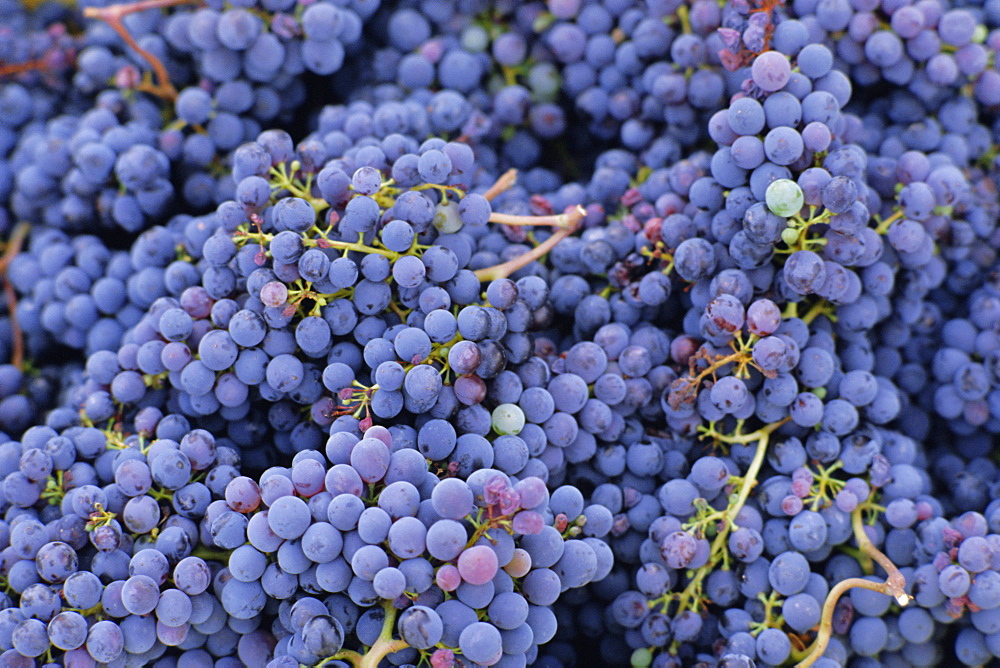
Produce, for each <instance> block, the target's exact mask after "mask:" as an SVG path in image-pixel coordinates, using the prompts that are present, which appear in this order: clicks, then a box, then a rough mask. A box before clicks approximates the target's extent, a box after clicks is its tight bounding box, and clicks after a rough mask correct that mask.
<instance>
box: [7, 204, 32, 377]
mask: <svg viewBox="0 0 1000 668" xmlns="http://www.w3.org/2000/svg"><path fill="white" fill-rule="evenodd" d="M30 229H31V225H30V224H28V223H18V225H17V227H15V228H14V232H13V233H12V234H11V235H10V239H8V240H7V247H6V248H5V249H4V252H3V255H2V256H0V280H2V281H3V294H4V299H6V301H7V311H8V312H9V313H10V331H11V336H12V338H13V339H14V340H13V342H12V346H13V350H12V351H11V358H10V363H11V364H13V365H14V366H15V367H17V368H18V369H23V368H24V332H22V331H21V326H20V325H19V324H18V323H17V293H15V292H14V286H13V284H11V282H10V281H9V280H8V279H7V269H8V268H9V267H10V263H11V262H12V261H13V260H14V258H15V257H17V254H18V253H20V252H21V247H22V246H23V245H24V239H25V237H27V236H28V231H29V230H30Z"/></svg>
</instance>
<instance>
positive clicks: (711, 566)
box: [650, 418, 791, 614]
mask: <svg viewBox="0 0 1000 668" xmlns="http://www.w3.org/2000/svg"><path fill="white" fill-rule="evenodd" d="M790 419H791V418H785V419H783V420H781V421H779V422H774V423H772V424H769V425H767V426H765V427H761V428H760V429H758V430H756V431H754V432H752V433H749V434H733V435H722V434H720V435H718V436H717V438H718V440H720V441H723V442H725V443H729V444H733V443H752V442H754V441H756V442H757V451H756V452H755V453H754V457H753V460H752V461H751V462H750V466H749V467H747V472H746V475H744V476H743V477H742V478H741V482H740V491H739V494H737V495H736V498H735V499H734V498H733V497H730V502H729V506H728V507H727V508H726V509H725V510H724V511H720V512H719V513H718V515H717V516H715V519H717V521H718V522H719V529H718V533H717V534H716V536H715V538H714V539H713V541H712V545H711V547H710V548H709V558H708V562H707V563H706V564H705V565H704V566H702V567H701V568H699V569H697V570H696V571H695V573H694V575H693V576H692V577H691V580H690V581H689V582H688V583H687V585H686V586H685V587H684V591H682V592H680V593H679V594H667V595H666V597H665V599H664V598H661V599H658V600H657V601H652V602H651V603H650V607H655V606H656V605H659V604H660V603H665V602H667V601H669V599H671V598H676V600H677V604H678V605H677V610H676V613H675V614H680V613H681V612H683V611H685V610H688V609H690V607H691V605H692V603H696V602H697V601H698V600H699V599H700V598H701V587H702V581H703V580H704V579H705V578H706V577H707V576H708V574H709V573H710V572H712V571H713V570H716V567H717V566H718V565H719V564H720V563H722V564H723V568H726V569H728V567H729V566H728V557H729V552H728V550H727V541H728V540H729V534H730V532H732V530H733V527H734V526H735V522H736V518H737V517H738V516H739V514H740V510H742V509H743V506H744V505H745V504H746V502H747V499H748V498H750V491H751V490H752V489H753V488H754V487H755V486H756V485H757V475H758V474H759V473H760V469H761V467H762V466H763V465H764V458H765V455H766V454H767V444H768V442H769V441H770V439H771V434H773V433H774V432H775V431H777V430H778V429H779V428H780V427H781V426H782V425H784V424H785V423H786V422H788V421H789V420H790ZM696 604H697V603H696Z"/></svg>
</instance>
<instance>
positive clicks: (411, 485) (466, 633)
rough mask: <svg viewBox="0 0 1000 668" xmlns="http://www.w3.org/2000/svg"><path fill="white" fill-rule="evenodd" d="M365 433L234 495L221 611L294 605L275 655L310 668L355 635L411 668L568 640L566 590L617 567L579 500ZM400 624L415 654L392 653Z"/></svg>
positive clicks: (239, 482)
mask: <svg viewBox="0 0 1000 668" xmlns="http://www.w3.org/2000/svg"><path fill="white" fill-rule="evenodd" d="M427 431H431V430H430V429H429V428H428V429H427ZM358 436H359V435H358V434H357V430H356V429H354V430H348V431H336V432H334V433H333V434H332V435H331V438H330V441H329V443H328V444H327V453H326V457H324V456H323V455H322V454H321V453H319V452H316V451H314V450H303V451H300V452H299V453H298V454H297V455H296V456H295V458H294V460H293V464H292V466H291V468H290V469H283V468H281V467H273V468H271V469H268V470H267V471H265V472H264V473H263V474H262V475H261V476H260V479H259V484H258V482H257V481H256V480H254V479H253V478H249V477H245V476H241V477H238V478H234V479H233V480H231V481H230V482H229V484H228V485H227V487H226V503H227V504H228V507H229V509H228V510H226V511H224V512H223V513H222V514H221V515H219V516H218V517H217V518H216V519H215V520H214V522H215V523H220V524H224V525H226V526H227V527H230V528H229V529H227V530H226V535H225V536H223V535H222V534H221V533H220V535H219V536H218V537H217V538H216V543H217V544H219V545H220V546H223V547H228V548H230V549H233V553H232V556H231V557H230V560H229V570H230V573H231V575H232V578H233V580H232V581H231V582H230V584H229V585H228V586H227V589H226V590H225V591H224V593H223V599H222V603H223V605H224V607H225V608H226V610H227V611H228V612H229V614H230V615H234V616H236V617H238V618H241V619H247V618H252V617H254V616H256V615H257V614H259V613H260V612H261V611H262V610H263V608H264V606H265V605H266V602H267V601H268V600H278V601H281V602H282V604H281V605H282V606H287V608H288V609H287V615H288V618H287V620H286V619H285V616H284V614H280V615H279V623H280V625H281V626H280V627H279V626H276V627H275V632H276V637H278V638H279V640H278V644H277V646H276V649H275V652H276V654H279V655H287V656H291V657H292V658H294V659H295V660H296V661H298V662H299V663H303V664H306V665H313V664H315V663H317V662H319V661H320V660H321V659H324V658H326V657H329V656H331V655H334V654H336V653H337V652H340V651H341V648H342V647H343V646H344V644H345V642H346V643H347V644H351V645H353V644H354V641H353V640H352V637H353V636H349V635H348V634H349V633H351V632H353V633H354V634H356V638H357V641H358V642H359V643H360V644H361V645H364V646H367V647H371V648H372V649H371V650H369V652H370V653H374V654H382V655H385V654H395V655H396V657H397V658H398V659H400V660H404V661H406V662H415V661H416V660H418V653H419V655H423V656H424V657H425V658H426V657H428V656H429V657H430V660H431V661H432V662H433V661H436V660H438V661H440V660H443V658H442V657H443V656H444V655H446V654H448V653H449V652H452V649H453V648H457V649H458V650H459V651H460V652H461V655H462V656H464V657H467V658H468V659H469V660H470V661H474V662H476V663H483V664H489V665H492V664H494V663H497V662H498V661H500V660H501V657H502V655H503V656H507V657H508V658H507V659H506V660H507V661H514V660H515V659H514V658H513V657H521V658H522V659H523V657H524V656H525V655H527V656H529V657H530V656H532V655H536V654H537V647H538V645H540V644H544V643H545V642H547V641H548V640H549V639H550V638H551V636H552V634H553V633H554V632H555V617H554V616H553V614H552V612H551V610H550V609H549V607H548V606H551V605H552V604H553V603H554V602H555V601H556V599H558V597H559V595H560V592H561V591H564V590H565V589H568V588H576V587H582V586H584V585H586V584H588V583H590V582H595V581H599V580H601V579H602V578H603V577H604V576H605V575H607V573H608V572H609V571H610V569H611V565H612V561H613V558H612V555H611V551H610V549H609V548H608V547H607V545H606V544H605V543H604V542H603V541H601V540H600V536H601V533H602V532H601V530H600V528H595V529H596V531H595V530H592V529H591V528H589V527H587V529H586V536H585V537H581V538H576V537H575V536H577V535H579V533H580V529H579V527H578V522H577V521H576V520H577V517H578V516H580V515H581V514H582V512H583V511H582V504H583V498H582V497H581V496H579V491H578V490H576V489H575V488H572V487H563V488H557V489H556V490H554V491H553V492H552V495H551V497H550V495H549V493H548V490H547V489H546V487H545V484H544V482H543V481H542V480H541V479H540V478H535V477H522V478H521V479H520V480H518V481H517V482H512V480H511V479H510V478H509V477H508V476H507V475H506V474H504V473H503V472H502V471H500V470H497V469H491V468H477V469H476V470H474V471H472V472H468V473H466V474H464V475H463V473H461V472H459V473H458V475H457V476H456V477H444V478H440V477H438V476H437V475H435V474H434V473H432V472H430V471H429V470H428V462H427V460H426V459H425V458H424V455H423V454H421V452H420V451H419V450H417V449H415V448H412V447H406V446H403V447H400V446H398V445H397V444H396V443H395V442H394V439H393V437H392V433H391V432H390V430H389V429H386V428H385V427H380V426H373V427H369V428H368V429H367V430H366V431H365V433H364V434H363V435H362V436H363V437H362V438H360V439H359V438H358ZM327 460H329V464H328V463H327ZM432 465H433V463H432ZM580 523H582V522H580ZM213 526H214V524H213ZM584 526H585V527H586V525H584ZM247 541H249V542H247ZM275 558H276V560H275V561H271V560H272V559H275ZM269 561H270V563H269ZM312 595H323V596H325V599H324V601H320V600H319V599H317V598H315V597H314V596H312ZM477 610H482V611H485V612H486V616H483V617H478V616H477V614H476V611H477ZM397 611H399V612H398V618H397V619H396V620H395V622H394V619H393V618H394V617H396V616H397ZM394 623H395V626H396V632H398V634H399V637H400V641H402V642H399V641H397V642H395V643H392V642H388V643H386V642H384V638H385V635H384V633H385V632H384V631H383V629H387V630H388V633H389V634H390V638H391V634H392V632H393V624H394Z"/></svg>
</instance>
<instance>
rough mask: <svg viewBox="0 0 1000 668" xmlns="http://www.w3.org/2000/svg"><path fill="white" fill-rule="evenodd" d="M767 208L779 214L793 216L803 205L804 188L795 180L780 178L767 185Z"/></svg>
mask: <svg viewBox="0 0 1000 668" xmlns="http://www.w3.org/2000/svg"><path fill="white" fill-rule="evenodd" d="M766 198H767V208H769V209H770V210H771V211H772V212H773V213H774V214H775V215H778V216H785V217H788V216H793V215H795V214H797V213H798V212H799V210H800V209H801V208H802V205H803V194H802V189H801V188H800V187H799V186H798V184H797V183H795V182H794V181H790V180H788V179H778V180H776V181H773V182H772V183H771V184H770V185H769V186H768V187H767V194H766Z"/></svg>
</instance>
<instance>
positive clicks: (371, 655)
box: [317, 601, 409, 668]
mask: <svg viewBox="0 0 1000 668" xmlns="http://www.w3.org/2000/svg"><path fill="white" fill-rule="evenodd" d="M382 608H383V609H384V610H385V620H384V621H383V622H382V633H380V634H379V636H378V640H376V641H375V644H374V645H372V646H371V647H370V648H369V649H368V651H367V652H365V653H364V654H363V655H362V654H359V653H358V652H354V651H352V650H349V649H346V650H341V651H340V652H337V653H336V654H334V655H333V656H331V657H328V658H326V659H323V661H321V662H320V663H319V664H317V668H320V667H321V666H325V665H326V664H328V663H330V662H331V661H347V662H348V663H350V664H351V665H352V666H354V667H355V668H378V665H379V664H380V663H382V659H384V658H385V657H387V656H388V655H390V654H392V653H393V652H398V651H400V650H402V649H406V648H407V647H409V645H408V644H407V643H406V641H405V640H400V639H398V638H393V637H392V632H393V629H394V628H395V627H396V613H397V612H398V611H397V610H396V608H395V607H394V606H393V605H392V602H391V601H385V602H384V603H382Z"/></svg>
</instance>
